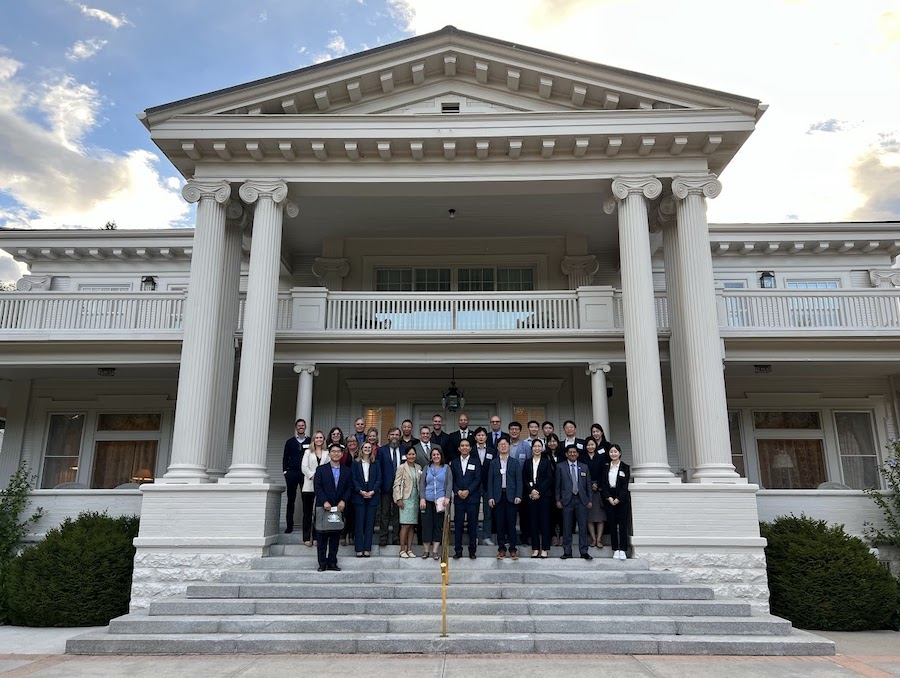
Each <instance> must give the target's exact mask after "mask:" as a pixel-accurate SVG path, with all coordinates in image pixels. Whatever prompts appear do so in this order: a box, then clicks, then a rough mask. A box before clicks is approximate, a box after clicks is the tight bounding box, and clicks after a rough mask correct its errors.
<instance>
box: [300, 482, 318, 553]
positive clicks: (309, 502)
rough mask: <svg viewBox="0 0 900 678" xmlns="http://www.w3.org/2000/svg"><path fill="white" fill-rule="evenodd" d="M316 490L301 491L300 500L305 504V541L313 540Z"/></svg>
mask: <svg viewBox="0 0 900 678" xmlns="http://www.w3.org/2000/svg"><path fill="white" fill-rule="evenodd" d="M315 500H316V493H315V492H301V493H300V501H301V503H302V504H303V541H312V540H313V529H312V519H313V504H315Z"/></svg>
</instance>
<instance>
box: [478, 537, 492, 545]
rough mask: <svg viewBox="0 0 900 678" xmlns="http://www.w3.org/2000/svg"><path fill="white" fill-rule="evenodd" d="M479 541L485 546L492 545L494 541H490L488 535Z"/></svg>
mask: <svg viewBox="0 0 900 678" xmlns="http://www.w3.org/2000/svg"><path fill="white" fill-rule="evenodd" d="M481 543H482V544H484V545H485V546H493V545H494V542H492V541H491V538H490V537H487V538H485V539H482V541H481Z"/></svg>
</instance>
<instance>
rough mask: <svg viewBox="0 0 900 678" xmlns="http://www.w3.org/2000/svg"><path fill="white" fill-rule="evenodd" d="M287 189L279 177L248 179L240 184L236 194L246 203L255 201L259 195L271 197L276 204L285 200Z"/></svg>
mask: <svg viewBox="0 0 900 678" xmlns="http://www.w3.org/2000/svg"><path fill="white" fill-rule="evenodd" d="M287 191H288V188H287V184H286V183H284V181H283V180H281V179H250V180H248V181H245V182H244V183H243V184H241V187H240V189H239V190H238V194H239V195H240V196H241V200H243V201H244V202H246V203H248V204H249V203H254V202H256V201H257V200H258V199H259V197H260V196H261V195H264V196H268V197H270V198H272V201H273V202H274V203H276V204H278V203H281V202H284V201H285V199H286V198H287ZM298 212H299V211H298Z"/></svg>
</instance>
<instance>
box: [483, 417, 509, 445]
mask: <svg viewBox="0 0 900 678" xmlns="http://www.w3.org/2000/svg"><path fill="white" fill-rule="evenodd" d="M504 439H505V440H509V434H508V433H507V432H506V431H504V430H503V420H502V419H500V415H499V414H492V415H491V430H490V432H489V433H488V437H487V444H488V447H490V448H493V449H495V450H496V449H497V443H499V442H500V441H501V440H504Z"/></svg>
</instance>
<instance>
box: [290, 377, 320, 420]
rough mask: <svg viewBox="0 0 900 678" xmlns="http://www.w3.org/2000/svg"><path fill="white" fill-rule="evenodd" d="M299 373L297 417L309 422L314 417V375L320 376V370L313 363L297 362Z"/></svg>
mask: <svg viewBox="0 0 900 678" xmlns="http://www.w3.org/2000/svg"><path fill="white" fill-rule="evenodd" d="M294 372H296V373H297V375H298V377H297V412H296V416H295V417H294V418H295V419H304V420H305V421H306V422H307V423H308V422H309V421H310V417H312V395H313V377H315V376H318V374H319V371H318V370H317V369H316V366H315V365H314V364H312V363H297V364H296V365H294Z"/></svg>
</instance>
